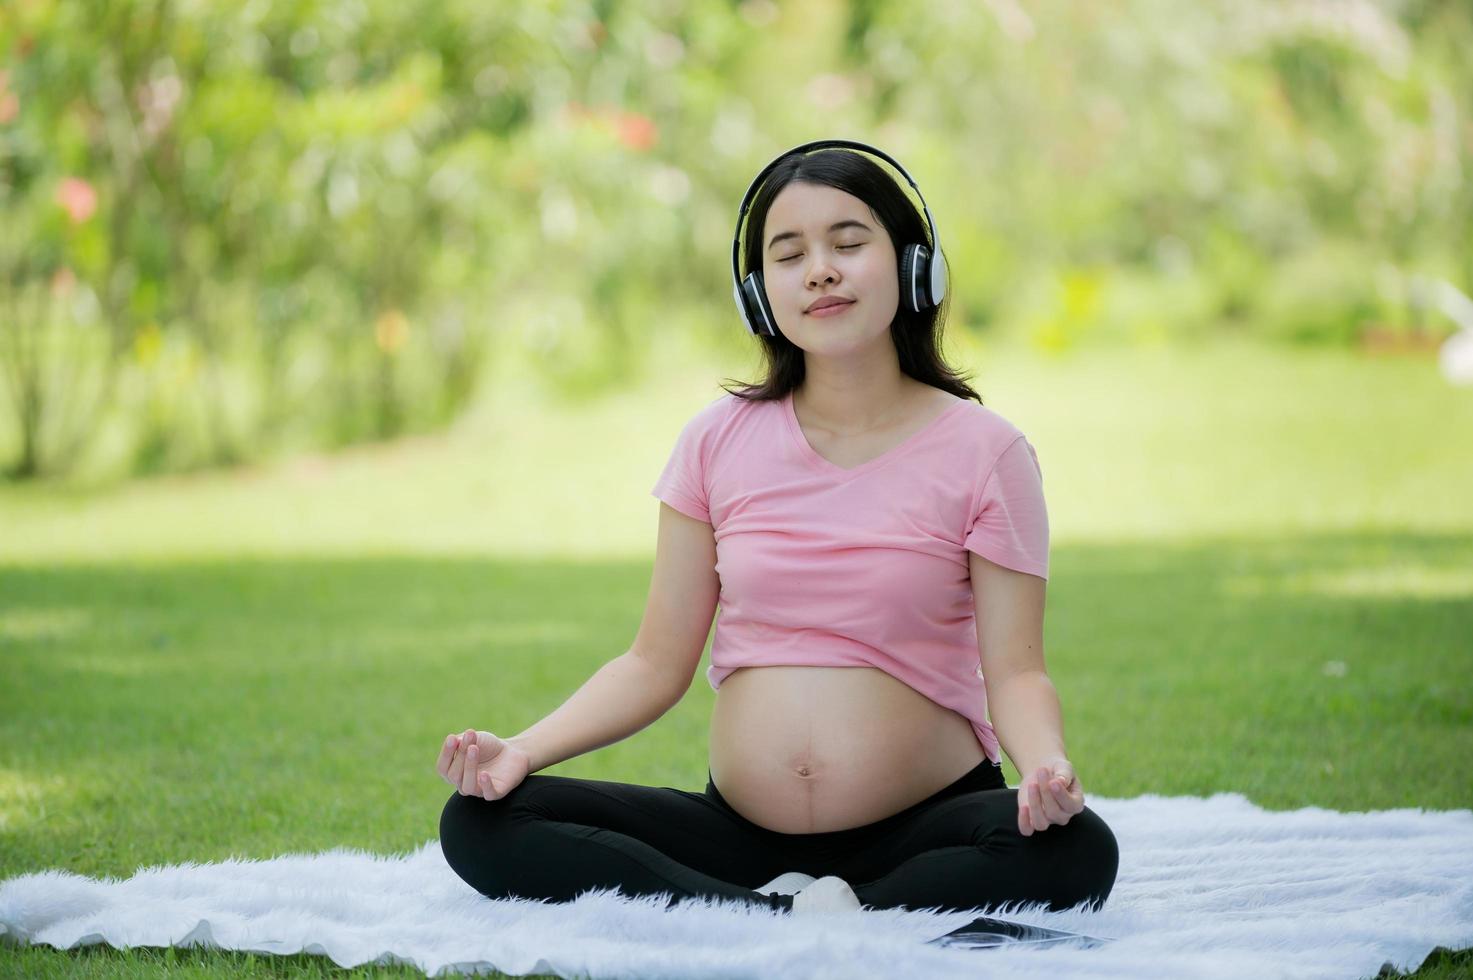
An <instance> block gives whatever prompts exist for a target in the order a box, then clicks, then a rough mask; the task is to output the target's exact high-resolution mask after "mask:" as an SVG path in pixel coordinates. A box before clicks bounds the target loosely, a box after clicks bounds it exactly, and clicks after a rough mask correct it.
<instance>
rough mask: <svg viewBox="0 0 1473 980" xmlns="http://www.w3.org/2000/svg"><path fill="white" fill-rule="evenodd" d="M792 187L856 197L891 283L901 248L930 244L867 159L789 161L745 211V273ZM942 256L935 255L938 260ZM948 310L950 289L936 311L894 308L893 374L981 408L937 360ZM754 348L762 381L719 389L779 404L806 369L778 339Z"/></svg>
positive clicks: (839, 156)
mask: <svg viewBox="0 0 1473 980" xmlns="http://www.w3.org/2000/svg"><path fill="white" fill-rule="evenodd" d="M794 181H806V182H808V183H810V184H827V185H828V186H829V187H837V188H838V189H839V190H841V191H844V192H845V193H847V194H852V195H854V196H855V197H857V198H859V199H860V200H861V201H863V202H864V203H865V204H867V205H869V207H870V208H871V209H872V210H873V211H874V213H875V215H876V217H878V218H879V219H880V223H881V224H883V225H884V226H885V231H887V232H888V233H889V235H890V241H891V243H892V244H893V245H894V246H895V255H896V258H897V267H896V273H895V274H896V276H897V278H898V277H899V275H900V271H899V266H898V259H899V256H900V254H901V252H902V250H903V249H904V248H905V246H906V245H909V244H911V243H920V242H924V243H926V245H927V247H932V245H933V243H932V242H931V240H930V238H929V237H928V235H927V231H928V228H927V225H926V220H925V217H924V216H923V215H922V213H921V211H920V209H919V207H918V206H917V205H915V204H912V203H911V200H910V198H909V197H907V196H906V195H905V192H904V191H902V190H901V189H900V183H899V182H898V181H897V180H895V179H894V178H892V177H891V176H890V175H889V174H888V173H887V172H886V171H884V170H883V169H881V167H880V165H879V164H878V163H876V162H874V161H873V160H872V159H870V157H868V156H867V155H864V154H861V153H857V152H854V151H851V150H842V149H836V148H830V149H822V150H816V151H814V152H811V153H808V154H806V155H804V154H798V155H794V156H790V157H788V158H787V159H785V160H783V161H782V162H781V163H779V164H778V165H777V166H776V167H774V168H773V169H772V171H771V172H770V173H769V174H768V175H767V179H766V181H764V182H763V184H762V186H761V188H759V189H758V191H757V194H756V196H755V197H754V198H753V199H752V206H751V208H750V210H748V212H747V225H746V228H745V230H744V234H743V240H742V262H743V264H744V267H745V268H744V271H743V272H742V273H741V274H742V275H743V276H745V275H746V272H747V271H750V270H753V269H761V268H762V230H763V227H764V226H765V225H766V224H767V212H768V211H769V210H770V209H771V207H772V202H773V200H774V199H775V198H776V197H777V195H778V193H779V192H781V191H782V189H783V188H784V187H786V186H788V185H789V184H791V183H793V182H794ZM944 251H945V250H943V254H944ZM950 309H951V290H950V289H948V290H947V295H946V297H945V298H944V299H943V300H942V301H941V305H940V306H939V307H932V308H930V309H928V310H925V311H923V312H920V313H913V312H911V311H910V310H907V309H906V308H905V305H904V304H903V303H902V304H900V305H899V307H898V308H897V309H896V311H895V319H894V320H892V321H890V339H891V340H893V341H894V343H895V352H896V354H897V355H898V357H899V360H900V370H901V371H902V372H904V373H905V374H907V375H909V376H910V377H912V378H914V379H915V380H917V381H922V382H925V383H926V384H928V385H931V386H932V387H935V388H941V389H943V390H944V391H949V392H951V393H952V394H953V395H956V396H957V397H958V398H971V399H974V400H975V401H976V402H977V404H979V405H980V404H982V396H981V395H979V394H977V392H976V391H974V390H973V389H972V387H971V385H969V384H967V382H966V379H967V378H968V377H969V375H966V374H962V373H959V372H957V371H955V370H953V369H952V368H951V367H950V366H948V365H947V363H946V361H945V360H944V359H943V358H942V356H941V333H942V330H943V329H944V328H945V326H946V315H947V313H948V311H949V310H950ZM755 336H756V337H757V339H758V340H759V341H760V342H761V344H762V355H763V373H764V375H765V377H764V378H763V379H762V381H760V382H758V383H755V384H752V383H747V382H740V381H735V380H734V379H732V378H728V379H726V380H727V381H732V382H733V383H734V384H739V385H741V386H742V387H741V388H740V389H738V390H735V391H733V390H732V389H730V388H727V387H726V386H725V385H722V386H721V387H722V389H723V390H724V391H726V392H727V393H728V394H731V395H735V396H736V397H738V398H742V399H745V400H747V401H772V400H775V399H779V398H784V397H786V396H787V394H788V393H789V392H791V391H792V390H793V389H794V388H797V387H798V386H799V385H800V384H802V383H803V377H804V374H805V373H806V369H805V367H804V363H803V349H802V348H801V347H799V346H798V345H797V344H795V343H793V342H792V341H791V340H789V339H788V338H787V337H785V336H783V335H782V333H781V332H780V331H779V333H778V334H777V335H776V336H773V337H769V336H768V335H767V334H756V335H755Z"/></svg>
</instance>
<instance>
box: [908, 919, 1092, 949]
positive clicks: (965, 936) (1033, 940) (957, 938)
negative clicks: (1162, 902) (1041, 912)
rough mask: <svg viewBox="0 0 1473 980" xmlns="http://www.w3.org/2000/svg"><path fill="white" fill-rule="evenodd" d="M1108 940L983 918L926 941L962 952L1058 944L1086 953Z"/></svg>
mask: <svg viewBox="0 0 1473 980" xmlns="http://www.w3.org/2000/svg"><path fill="white" fill-rule="evenodd" d="M1109 941H1110V940H1108V939H1096V938H1094V937H1093V936H1085V935H1082V934H1081V933H1077V932H1065V931H1064V930H1062V929H1048V928H1045V927H1043V926H1029V925H1024V924H1023V923H1021V922H1008V921H1006V920H1004V919H992V918H988V917H987V916H983V917H982V918H980V919H973V920H972V921H971V922H968V923H967V924H966V925H964V926H962V927H961V928H959V929H953V930H952V931H951V932H948V933H947V934H946V935H944V936H937V937H936V938H935V939H928V940H926V942H927V943H934V944H935V945H937V946H957V947H960V948H962V949H988V948H990V947H993V946H1013V945H1017V944H1018V943H1026V944H1028V945H1031V946H1044V945H1052V944H1054V943H1074V944H1077V945H1079V946H1082V947H1085V948H1086V949H1087V948H1089V947H1091V946H1099V945H1101V944H1102V943H1107V942H1109Z"/></svg>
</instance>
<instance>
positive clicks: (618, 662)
mask: <svg viewBox="0 0 1473 980" xmlns="http://www.w3.org/2000/svg"><path fill="white" fill-rule="evenodd" d="M719 592H720V582H719V579H718V578H717V576H716V539H715V535H714V532H713V531H712V529H711V525H710V524H709V523H707V522H705V521H698V520H696V519H695V518H693V517H690V516H688V515H686V514H682V513H681V512H680V511H678V510H676V509H675V508H673V507H671V506H670V505H669V504H666V503H663V502H662V503H661V504H660V527H659V540H658V542H657V543H656V548H655V568H654V573H653V576H652V578H651V581H650V592H649V598H648V600H647V601H646V603H645V612H644V619H643V620H642V621H641V622H640V624H639V633H638V635H637V636H635V639H634V645H633V647H631V648H630V649H629V650H628V651H627V652H626V653H623V654H621V655H620V656H618V657H615V658H614V659H613V660H611V661H609V662H608V663H606V664H604V665H603V666H602V667H600V668H599V670H598V672H597V673H596V674H594V675H593V676H592V677H591V678H589V679H588V681H587V682H586V683H584V685H583V686H582V687H580V688H579V689H578V690H577V691H576V692H575V693H574V694H573V696H572V697H570V698H568V700H567V701H565V702H564V703H563V705H562V706H561V707H560V708H558V709H557V710H556V711H554V712H553V713H552V714H550V715H548V716H547V717H546V718H543V719H542V720H541V721H539V722H538V723H537V724H535V725H533V726H532V727H531V728H528V729H527V730H526V731H524V732H522V733H521V734H519V735H514V736H512V737H511V738H509V739H507V741H508V742H510V743H511V744H513V745H516V746H518V747H520V748H521V749H522V750H523V751H524V752H526V753H527V754H528V756H529V757H530V758H531V760H532V768H531V771H532V772H536V771H537V770H539V769H545V768H547V767H548V766H552V765H556V764H557V763H559V762H562V761H564V760H565V759H571V758H573V757H574V756H576V755H581V754H583V753H584V752H591V751H593V750H594V749H598V748H602V747H604V746H605V745H612V744H613V743H615V742H617V741H620V740H621V739H624V738H627V737H629V736H630V735H633V734H634V733H635V732H637V731H639V730H640V729H642V728H644V727H646V726H647V725H649V724H651V723H653V722H654V721H655V719H657V718H659V717H660V716H661V715H663V714H664V713H665V712H667V711H669V710H670V709H671V708H672V707H674V706H675V705H676V704H677V703H678V702H679V701H680V698H681V697H682V696H683V695H684V694H685V692H686V689H687V688H689V687H690V682H691V678H692V677H694V676H695V671H696V666H697V665H698V664H699V663H700V660H701V651H702V650H704V649H705V647H706V637H707V635H708V634H709V633H710V632H711V621H712V619H713V618H714V617H715V615H716V600H717V595H718V593H719Z"/></svg>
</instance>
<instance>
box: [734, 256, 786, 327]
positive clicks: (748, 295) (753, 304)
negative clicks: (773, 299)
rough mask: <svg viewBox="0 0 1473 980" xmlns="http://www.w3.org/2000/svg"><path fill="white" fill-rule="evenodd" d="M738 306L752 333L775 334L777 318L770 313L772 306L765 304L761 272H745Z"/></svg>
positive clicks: (765, 292) (765, 298)
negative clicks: (745, 275) (745, 276)
mask: <svg viewBox="0 0 1473 980" xmlns="http://www.w3.org/2000/svg"><path fill="white" fill-rule="evenodd" d="M738 306H739V308H740V310H741V314H742V319H743V320H745V321H746V322H747V329H748V330H750V331H752V333H754V334H766V335H767V336H769V337H776V336H777V318H776V317H775V316H773V315H772V307H771V306H769V305H768V304H767V290H766V289H765V288H763V285H762V273H760V272H749V273H747V278H745V279H743V280H742V295H741V298H740V299H739V300H738Z"/></svg>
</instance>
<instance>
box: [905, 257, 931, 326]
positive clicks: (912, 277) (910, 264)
mask: <svg viewBox="0 0 1473 980" xmlns="http://www.w3.org/2000/svg"><path fill="white" fill-rule="evenodd" d="M925 253H926V247H925V246H924V245H907V246H905V248H904V249H903V250H902V251H901V253H900V305H901V306H903V307H905V309H907V310H909V311H911V312H912V313H919V312H920V311H921V310H924V309H925V308H926V297H925V284H926V283H927V281H928V280H929V276H928V275H927V274H926V270H925V267H924V262H925Z"/></svg>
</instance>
